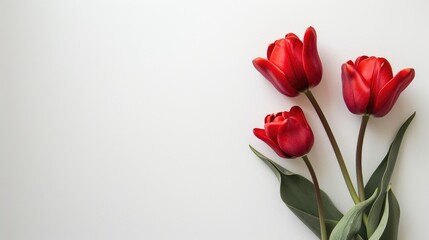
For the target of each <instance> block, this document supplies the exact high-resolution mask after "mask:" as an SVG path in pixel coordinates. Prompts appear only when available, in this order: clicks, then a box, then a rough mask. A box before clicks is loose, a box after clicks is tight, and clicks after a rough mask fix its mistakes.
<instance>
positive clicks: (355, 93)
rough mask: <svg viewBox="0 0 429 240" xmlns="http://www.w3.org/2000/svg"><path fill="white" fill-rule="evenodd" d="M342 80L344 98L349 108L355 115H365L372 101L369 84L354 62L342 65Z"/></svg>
mask: <svg viewBox="0 0 429 240" xmlns="http://www.w3.org/2000/svg"><path fill="white" fill-rule="evenodd" d="M341 78H342V82H343V98H344V101H345V103H346V105H347V108H348V109H349V110H350V112H352V113H354V114H363V113H365V112H366V109H367V106H368V103H369V99H370V88H369V84H368V83H367V81H366V80H365V79H364V78H363V77H362V75H361V74H360V73H359V72H358V70H357V69H356V66H355V65H354V64H353V62H352V61H348V62H347V63H345V64H343V65H342V67H341Z"/></svg>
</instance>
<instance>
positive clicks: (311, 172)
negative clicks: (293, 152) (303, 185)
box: [302, 156, 328, 240]
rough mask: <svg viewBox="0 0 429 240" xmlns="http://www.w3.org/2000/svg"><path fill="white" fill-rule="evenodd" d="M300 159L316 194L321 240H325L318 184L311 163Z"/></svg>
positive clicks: (305, 159) (305, 157)
mask: <svg viewBox="0 0 429 240" xmlns="http://www.w3.org/2000/svg"><path fill="white" fill-rule="evenodd" d="M302 159H304V162H305V165H307V168H308V171H309V172H310V175H311V178H312V179H313V184H314V190H315V193H316V200H317V208H318V210H319V222H320V236H321V240H327V239H328V234H327V232H326V225H325V213H324V211H323V202H322V196H321V195H320V187H319V182H318V181H317V177H316V173H315V172H314V169H313V166H311V163H310V161H309V160H308V157H307V156H303V157H302Z"/></svg>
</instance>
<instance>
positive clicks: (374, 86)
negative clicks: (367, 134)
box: [369, 58, 393, 110]
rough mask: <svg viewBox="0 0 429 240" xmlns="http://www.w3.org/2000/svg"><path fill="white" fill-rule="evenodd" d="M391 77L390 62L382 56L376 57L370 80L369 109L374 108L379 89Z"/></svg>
mask: <svg viewBox="0 0 429 240" xmlns="http://www.w3.org/2000/svg"><path fill="white" fill-rule="evenodd" d="M392 77H393V73H392V67H391V66H390V63H389V62H388V61H387V60H386V59H384V58H377V63H376V64H375V69H374V74H373V78H372V82H371V99H372V100H371V103H370V104H371V106H370V107H369V108H370V109H371V110H372V109H374V100H373V99H375V98H376V97H377V95H378V93H379V92H380V90H381V89H382V88H383V87H384V85H386V83H387V82H389V81H390V80H391V79H392Z"/></svg>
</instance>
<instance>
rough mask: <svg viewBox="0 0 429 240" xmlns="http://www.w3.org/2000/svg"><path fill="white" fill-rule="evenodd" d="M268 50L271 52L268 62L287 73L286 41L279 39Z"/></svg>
mask: <svg viewBox="0 0 429 240" xmlns="http://www.w3.org/2000/svg"><path fill="white" fill-rule="evenodd" d="M268 49H269V50H270V51H271V52H270V54H269V57H268V60H269V61H270V62H272V63H273V64H274V65H276V66H277V67H278V68H279V69H280V70H281V71H282V72H284V71H285V69H284V66H285V61H286V59H287V58H288V56H287V55H286V43H285V39H284V38H282V39H279V40H277V41H275V42H274V45H270V46H269V47H268Z"/></svg>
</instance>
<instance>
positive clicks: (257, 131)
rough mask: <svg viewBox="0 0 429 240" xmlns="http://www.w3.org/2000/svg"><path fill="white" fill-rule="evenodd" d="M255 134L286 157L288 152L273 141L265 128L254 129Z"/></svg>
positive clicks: (281, 155)
mask: <svg viewBox="0 0 429 240" xmlns="http://www.w3.org/2000/svg"><path fill="white" fill-rule="evenodd" d="M253 134H255V136H256V137H257V138H259V139H261V140H262V141H264V142H265V143H266V144H267V145H268V146H270V147H271V148H272V149H273V150H274V151H275V152H276V153H277V155H279V156H280V157H283V158H286V157H288V156H286V154H285V153H284V152H283V151H282V150H281V149H280V147H279V146H278V145H277V143H275V142H273V141H272V140H271V139H270V138H269V137H268V136H267V135H266V134H265V130H264V129H260V128H255V129H253Z"/></svg>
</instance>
